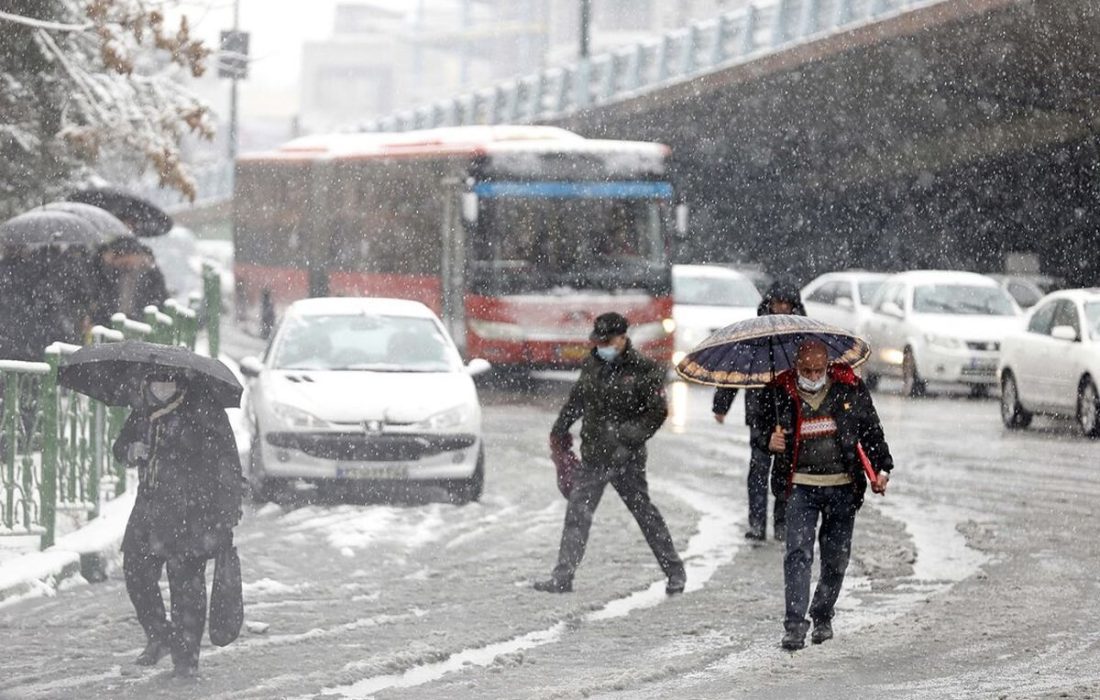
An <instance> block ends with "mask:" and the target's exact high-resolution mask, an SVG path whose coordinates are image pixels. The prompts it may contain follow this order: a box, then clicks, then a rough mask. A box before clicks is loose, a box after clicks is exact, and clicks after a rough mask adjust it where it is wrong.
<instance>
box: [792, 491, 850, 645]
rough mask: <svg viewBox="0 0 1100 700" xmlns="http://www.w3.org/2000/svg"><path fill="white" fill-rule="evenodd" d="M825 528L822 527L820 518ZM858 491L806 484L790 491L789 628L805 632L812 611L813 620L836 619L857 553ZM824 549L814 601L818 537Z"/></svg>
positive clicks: (822, 550) (825, 620)
mask: <svg viewBox="0 0 1100 700" xmlns="http://www.w3.org/2000/svg"><path fill="white" fill-rule="evenodd" d="M819 518H820V520H821V527H820V529H819V528H818V519H819ZM855 519H856V508H855V491H854V490H853V489H852V487H851V486H850V485H848V486H802V485H799V484H796V485H795V486H794V487H793V488H792V489H791V495H790V498H789V499H788V501H787V554H786V556H785V557H784V559H783V583H784V589H785V591H786V598H787V616H786V620H785V626H786V628H787V629H788V630H797V631H801V632H803V633H805V630H806V629H807V628H808V626H809V623H808V622H807V620H806V611H807V607H809V613H810V619H812V620H813V622H814V623H815V624H816V623H819V622H827V621H831V620H832V619H833V606H834V605H836V599H837V596H839V595H840V586H841V585H842V584H843V583H844V571H845V570H846V569H847V568H848V558H849V556H850V555H851V552H852V528H853V526H854V524H855ZM815 535H816V538H817V540H818V544H819V545H820V548H821V575H820V576H819V577H818V581H817V590H815V591H814V598H813V602H810V574H811V569H812V568H813V563H814V539H815Z"/></svg>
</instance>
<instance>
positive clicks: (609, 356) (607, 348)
mask: <svg viewBox="0 0 1100 700" xmlns="http://www.w3.org/2000/svg"><path fill="white" fill-rule="evenodd" d="M596 354H597V355H599V356H600V359H601V360H603V361H604V362H611V361H612V360H614V359H615V358H616V357H618V356H619V349H618V348H617V347H615V346H614V345H597V346H596Z"/></svg>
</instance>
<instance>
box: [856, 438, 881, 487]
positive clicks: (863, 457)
mask: <svg viewBox="0 0 1100 700" xmlns="http://www.w3.org/2000/svg"><path fill="white" fill-rule="evenodd" d="M856 452H857V453H858V454H859V462H860V464H862V465H863V471H864V473H866V474H867V479H868V480H869V481H870V482H871V483H872V484H877V483H878V474H876V473H875V468H874V467H872V466H871V460H870V459H869V458H868V457H867V453H866V452H864V451H863V445H861V444H859V443H858V442H857V443H856ZM883 495H885V494H883Z"/></svg>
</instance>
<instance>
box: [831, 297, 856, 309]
mask: <svg viewBox="0 0 1100 700" xmlns="http://www.w3.org/2000/svg"><path fill="white" fill-rule="evenodd" d="M836 305H837V306H839V307H840V308H842V309H854V308H855V307H856V305H855V304H853V303H852V300H851V299H850V298H849V297H837V298H836Z"/></svg>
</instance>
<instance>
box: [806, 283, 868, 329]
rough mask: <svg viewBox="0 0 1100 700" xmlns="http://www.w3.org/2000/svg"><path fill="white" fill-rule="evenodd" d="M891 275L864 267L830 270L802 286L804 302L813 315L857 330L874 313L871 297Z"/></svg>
mask: <svg viewBox="0 0 1100 700" xmlns="http://www.w3.org/2000/svg"><path fill="white" fill-rule="evenodd" d="M889 276H890V275H888V274H886V273H884V272H866V271H864V270H845V271H844V272H827V273H825V274H824V275H819V276H817V277H815V278H814V279H813V280H812V281H811V282H810V283H809V284H807V285H806V286H805V287H803V288H802V305H803V306H805V307H806V315H807V316H809V317H810V318H816V319H817V320H818V321H824V322H825V323H828V324H831V325H834V326H837V327H838V328H843V329H844V330H847V331H851V332H853V333H858V332H859V327H860V325H861V324H862V323H863V321H864V320H865V319H866V318H867V317H868V316H870V315H871V299H873V298H874V296H875V292H877V291H878V288H879V287H880V286H882V281H883V280H885V279H886V278H887V277H889Z"/></svg>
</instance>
